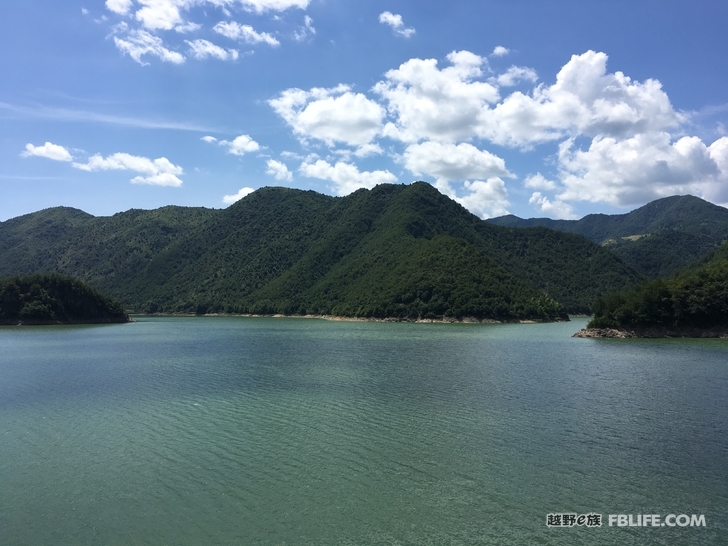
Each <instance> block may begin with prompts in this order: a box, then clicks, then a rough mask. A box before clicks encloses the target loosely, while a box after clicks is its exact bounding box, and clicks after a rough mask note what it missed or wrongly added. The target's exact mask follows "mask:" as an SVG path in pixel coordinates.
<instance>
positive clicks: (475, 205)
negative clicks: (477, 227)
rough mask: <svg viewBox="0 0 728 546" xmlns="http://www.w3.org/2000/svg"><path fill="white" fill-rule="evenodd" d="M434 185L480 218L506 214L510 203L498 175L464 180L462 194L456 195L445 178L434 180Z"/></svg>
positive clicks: (503, 184) (504, 186)
mask: <svg viewBox="0 0 728 546" xmlns="http://www.w3.org/2000/svg"><path fill="white" fill-rule="evenodd" d="M435 187H436V188H437V189H438V190H440V192H441V193H443V194H445V195H447V196H448V197H450V198H451V199H453V200H454V201H457V202H458V203H460V204H461V205H462V206H464V207H465V208H466V209H468V210H469V211H470V212H472V213H473V214H475V215H477V216H479V217H480V218H492V217H494V216H503V215H504V214H508V209H507V208H506V207H508V205H510V203H509V202H508V192H507V191H506V185H505V183H504V182H503V180H501V179H500V178H498V177H493V178H489V179H488V180H486V181H483V180H475V181H473V182H465V184H463V189H464V190H465V193H464V195H462V196H458V195H457V193H456V192H455V190H454V189H453V188H452V186H451V185H450V183H449V182H448V181H447V180H443V179H440V180H438V181H437V182H435Z"/></svg>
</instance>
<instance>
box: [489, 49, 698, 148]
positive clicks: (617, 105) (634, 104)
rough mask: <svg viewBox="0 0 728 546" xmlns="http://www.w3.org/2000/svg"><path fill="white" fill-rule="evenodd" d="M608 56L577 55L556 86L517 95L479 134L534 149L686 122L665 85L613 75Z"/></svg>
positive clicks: (499, 108)
mask: <svg viewBox="0 0 728 546" xmlns="http://www.w3.org/2000/svg"><path fill="white" fill-rule="evenodd" d="M606 65H607V55H605V54H604V53H595V52H594V51H587V52H586V53H584V54H583V55H573V56H572V57H571V60H570V61H569V62H568V63H566V65H564V67H563V68H562V69H561V70H560V71H559V73H558V74H557V76H556V83H555V84H554V85H552V86H549V87H545V86H543V85H540V86H538V87H536V88H535V89H534V91H533V94H532V95H525V94H523V93H521V92H515V93H513V94H511V95H509V96H508V97H506V98H505V99H504V100H503V101H502V102H501V103H500V104H498V105H497V106H496V107H495V108H494V109H493V110H489V111H484V112H483V113H482V115H481V116H480V124H479V126H478V128H477V131H476V134H477V135H478V136H480V137H484V138H488V139H489V140H491V141H492V142H495V143H497V144H504V145H507V146H529V145H532V144H535V143H540V142H546V141H550V140H557V139H561V138H564V137H568V136H574V135H579V134H581V135H587V136H592V137H593V136H597V135H606V136H614V137H620V138H629V137H631V136H634V135H636V134H639V133H644V132H647V131H669V130H672V129H675V128H677V127H678V126H679V125H680V124H681V123H682V122H684V121H685V120H686V116H685V115H684V114H680V113H679V112H676V111H675V110H674V109H673V107H672V105H671V104H670V99H669V98H668V96H667V94H666V93H665V92H664V91H662V86H661V84H660V82H658V81H656V80H647V81H645V82H644V83H640V82H635V81H632V80H631V79H630V78H629V77H627V76H625V75H624V74H623V73H621V72H616V73H613V74H611V73H607V69H606Z"/></svg>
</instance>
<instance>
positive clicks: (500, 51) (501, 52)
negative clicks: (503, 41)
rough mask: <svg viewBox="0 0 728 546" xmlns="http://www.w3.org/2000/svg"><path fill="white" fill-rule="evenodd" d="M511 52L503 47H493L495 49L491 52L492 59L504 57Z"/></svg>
mask: <svg viewBox="0 0 728 546" xmlns="http://www.w3.org/2000/svg"><path fill="white" fill-rule="evenodd" d="M510 52H511V50H510V49H508V48H506V47H503V46H495V49H494V50H493V53H491V55H492V56H493V57H505V56H506V55H508V54H509V53H510Z"/></svg>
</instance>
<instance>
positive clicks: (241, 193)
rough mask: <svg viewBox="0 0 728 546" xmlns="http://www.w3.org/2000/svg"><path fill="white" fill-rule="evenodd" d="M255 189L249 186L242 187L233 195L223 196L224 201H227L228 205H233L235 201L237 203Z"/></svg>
mask: <svg viewBox="0 0 728 546" xmlns="http://www.w3.org/2000/svg"><path fill="white" fill-rule="evenodd" d="M254 191H255V190H254V189H253V188H247V187H246V188H240V190H239V191H238V193H235V194H233V195H225V196H224V197H223V198H222V202H223V203H225V204H226V205H232V204H233V203H235V202H237V201H240V200H241V199H242V198H243V197H245V196H246V195H250V194H251V193H253V192H254Z"/></svg>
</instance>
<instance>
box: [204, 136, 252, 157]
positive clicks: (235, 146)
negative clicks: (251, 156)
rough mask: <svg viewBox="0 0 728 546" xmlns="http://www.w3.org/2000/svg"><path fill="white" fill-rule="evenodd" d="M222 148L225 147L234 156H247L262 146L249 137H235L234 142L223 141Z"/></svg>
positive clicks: (221, 142)
mask: <svg viewBox="0 0 728 546" xmlns="http://www.w3.org/2000/svg"><path fill="white" fill-rule="evenodd" d="M208 142H209V141H208ZM220 146H225V147H226V148H227V149H228V153H229V154H233V155H245V154H247V153H250V152H257V151H258V150H260V144H258V143H257V142H256V141H255V140H253V139H252V138H250V136H249V135H240V136H239V137H235V139H233V141H232V142H228V141H227V140H221V141H220Z"/></svg>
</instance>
